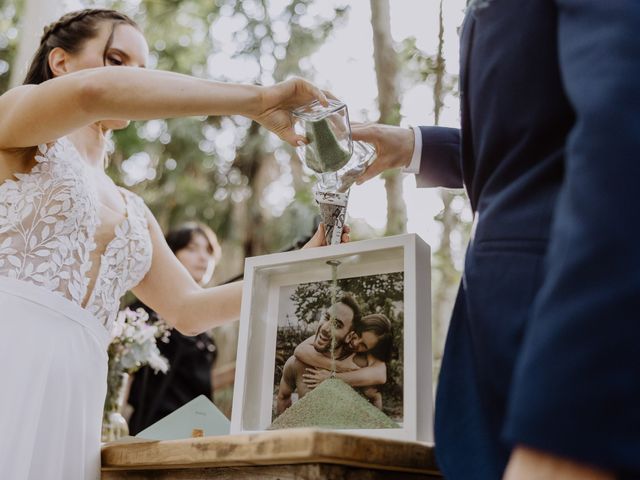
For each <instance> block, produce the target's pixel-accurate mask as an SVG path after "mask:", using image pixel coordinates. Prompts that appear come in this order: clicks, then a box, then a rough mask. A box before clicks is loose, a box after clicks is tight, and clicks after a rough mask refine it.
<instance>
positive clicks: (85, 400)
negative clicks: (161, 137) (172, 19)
mask: <svg viewBox="0 0 640 480" xmlns="http://www.w3.org/2000/svg"><path fill="white" fill-rule="evenodd" d="M147 57H148V47H147V43H146V41H145V39H144V37H143V35H142V34H141V32H140V30H139V29H138V27H137V26H136V24H135V23H134V22H133V21H132V20H130V19H129V18H128V17H126V16H124V15H122V14H120V13H117V12H114V11H110V10H84V11H81V12H74V13H72V14H68V15H65V16H64V17H62V18H61V19H60V20H59V21H58V22H56V23H54V24H53V25H51V26H50V27H48V28H47V29H45V33H44V35H43V38H42V42H41V45H40V48H39V49H38V52H37V53H36V55H35V57H34V61H33V64H32V66H31V69H30V71H29V74H28V75H27V79H26V81H25V85H23V86H20V87H17V88H14V89H12V90H10V91H8V92H7V93H5V94H4V95H2V96H1V97H0V329H1V332H2V335H1V336H0V365H1V366H2V368H1V369H0V388H1V391H2V394H1V395H0V472H1V474H0V475H1V476H2V478H6V479H11V480H24V479H30V480H36V479H37V480H44V479H47V480H81V479H97V478H99V476H100V472H99V468H100V426H101V418H102V407H103V403H104V397H105V388H106V368H107V356H106V347H107V344H108V341H109V329H110V328H111V325H112V323H113V321H114V317H115V315H116V313H117V310H118V306H119V301H120V297H121V296H122V295H123V294H124V293H125V292H126V291H127V290H130V289H132V290H133V291H134V293H135V294H136V296H137V297H138V298H140V299H141V300H142V301H143V302H144V303H145V304H147V305H149V306H150V307H151V308H153V309H154V310H156V311H157V312H158V313H159V314H160V315H161V316H162V317H163V318H165V319H167V320H168V321H170V322H172V323H173V325H174V326H175V328H177V329H178V330H179V331H181V332H182V333H186V334H197V333H200V332H202V331H204V330H207V329H210V328H212V327H214V326H216V325H220V324H222V323H225V322H227V321H231V320H234V319H237V318H238V316H239V310H240V296H241V286H240V284H231V285H226V286H221V287H216V288H209V289H203V288H201V287H200V286H198V285H197V284H196V283H195V282H194V281H193V279H192V277H191V276H190V275H189V273H188V272H187V271H186V270H185V269H184V267H183V266H182V265H181V264H180V263H179V262H178V261H177V260H176V258H175V256H174V255H173V254H172V253H171V250H170V249H169V247H168V246H167V245H166V243H165V240H164V237H163V235H162V232H161V230H160V227H159V226H158V223H157V222H156V220H155V219H154V218H153V216H152V214H151V213H150V211H149V210H148V209H147V207H146V206H145V205H144V203H143V202H142V200H141V199H140V198H139V197H137V196H136V195H134V194H133V193H130V192H128V191H127V190H124V189H121V188H118V187H116V185H115V184H114V183H113V182H112V181H111V180H110V179H109V177H108V176H107V175H106V174H105V172H104V163H105V162H104V160H105V131H106V130H109V129H117V128H124V127H125V126H126V125H127V124H128V121H129V120H147V119H153V118H168V117H178V116H187V115H230V114H239V115H245V116H247V117H249V118H251V119H253V120H255V121H257V122H259V123H260V124H262V125H263V126H264V127H266V128H268V129H270V130H272V131H273V132H275V133H276V134H278V135H279V136H280V137H281V138H282V139H283V140H285V141H287V142H289V143H291V144H292V145H295V144H296V142H298V141H300V140H301V139H300V138H299V137H298V136H296V135H295V133H294V132H293V130H292V128H291V121H290V116H289V113H288V112H289V111H290V110H291V108H293V107H295V106H298V105H302V104H305V103H308V102H309V101H312V100H314V99H318V100H320V101H321V102H322V103H326V97H325V95H324V94H323V93H322V92H321V91H320V90H318V89H317V88H316V87H315V86H313V85H312V84H310V83H308V82H305V81H304V80H301V79H293V80H289V81H286V82H283V83H280V84H276V85H274V86H272V87H258V86H252V85H236V84H223V83H215V82H211V81H207V80H203V79H198V78H193V77H189V76H185V75H178V74H175V73H170V72H162V71H153V70H146V69H145V68H144V67H145V65H146V63H147ZM98 67H100V68H98ZM322 238H323V235H322V232H321V231H319V232H316V235H315V236H314V238H313V239H312V240H311V241H310V242H309V244H308V246H319V245H321V244H322ZM344 240H347V238H345V239H344Z"/></svg>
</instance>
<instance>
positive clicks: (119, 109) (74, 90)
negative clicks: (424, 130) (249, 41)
mask: <svg viewBox="0 0 640 480" xmlns="http://www.w3.org/2000/svg"><path fill="white" fill-rule="evenodd" d="M314 99H318V100H320V101H321V102H323V103H326V96H325V95H324V93H323V92H322V91H320V90H319V89H318V88H317V87H315V86H314V85H312V84H311V83H309V82H306V81H304V80H302V79H299V78H296V79H291V80H288V81H286V82H282V83H280V84H276V85H274V86H271V87H260V86H255V85H243V84H233V83H220V82H214V81H211V80H204V79H201V78H196V77H191V76H188V75H182V74H178V73H172V72H166V71H161V70H147V69H143V68H135V67H100V68H91V69H86V70H81V71H78V72H74V73H69V74H67V75H62V76H60V77H56V78H54V79H51V80H48V81H46V82H44V83H41V84H40V85H23V86H20V87H16V88H14V89H12V90H9V91H8V92H7V93H5V94H4V95H2V96H1V97H0V149H8V148H21V147H30V146H34V145H39V144H41V143H46V142H50V141H53V140H55V139H57V138H60V137H62V136H64V135H66V134H68V133H70V132H72V131H74V130H77V129H78V128H81V127H83V126H85V125H89V124H92V123H94V122H97V121H100V120H118V119H122V120H150V119H154V118H171V117H183V116H192V115H233V114H237V115H244V116H247V117H249V118H252V119H254V120H256V121H258V122H260V123H261V124H263V125H264V126H265V127H266V128H269V129H270V130H272V131H274V132H275V133H276V134H278V135H280V137H281V138H282V139H283V140H286V141H288V142H289V143H291V144H293V145H295V144H296V141H297V140H298V137H297V136H295V135H294V133H293V129H292V128H291V124H290V120H289V115H288V110H289V109H291V108H293V107H294V106H297V105H302V104H304V103H308V102H310V101H312V100H314Z"/></svg>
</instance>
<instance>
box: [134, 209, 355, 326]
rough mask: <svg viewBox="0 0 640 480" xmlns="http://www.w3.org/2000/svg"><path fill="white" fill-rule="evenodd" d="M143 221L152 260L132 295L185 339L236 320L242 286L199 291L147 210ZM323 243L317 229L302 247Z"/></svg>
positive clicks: (222, 286)
mask: <svg viewBox="0 0 640 480" xmlns="http://www.w3.org/2000/svg"><path fill="white" fill-rule="evenodd" d="M147 221H148V223H149V232H150V234H151V242H152V246H153V258H152V261H151V268H150V270H149V272H148V273H147V275H146V276H145V277H144V279H143V280H142V281H141V282H140V283H139V284H138V285H137V286H136V287H135V288H134V289H133V293H134V294H135V295H136V296H137V297H138V298H139V299H140V300H141V301H142V302H144V303H145V304H146V305H148V306H149V307H151V308H152V309H153V310H155V311H156V312H157V313H158V314H159V315H160V316H161V317H162V318H163V319H165V320H166V321H167V322H168V323H169V324H170V325H172V326H173V327H175V328H176V329H177V330H178V331H179V332H180V333H183V334H185V335H197V334H199V333H202V332H204V331H206V330H209V329H211V328H213V327H216V326H218V325H222V324H224V323H227V322H230V321H233V320H237V319H238V318H239V317H240V300H241V297H242V282H235V283H231V284H228V285H221V286H218V287H212V288H202V287H200V286H199V285H198V284H197V283H196V282H195V281H194V280H193V278H192V277H191V275H190V274H189V272H188V271H187V269H186V268H185V267H184V266H183V265H182V264H181V263H180V262H179V261H178V259H177V258H176V257H175V255H174V254H173V252H172V251H171V249H170V248H169V246H168V245H167V242H166V241H165V239H164V235H163V234H162V230H161V228H160V225H158V222H157V221H156V219H155V218H154V217H153V215H152V214H151V212H150V211H149V210H147ZM343 238H346V237H343ZM323 241H324V231H323V229H322V227H321V228H319V229H318V231H317V232H316V234H315V235H314V236H313V238H312V239H311V240H310V241H309V243H307V245H305V247H316V246H320V245H322V244H323Z"/></svg>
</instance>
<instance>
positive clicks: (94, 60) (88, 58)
mask: <svg viewBox="0 0 640 480" xmlns="http://www.w3.org/2000/svg"><path fill="white" fill-rule="evenodd" d="M148 58H149V46H148V45H147V41H146V40H145V38H144V36H143V35H142V33H141V32H140V31H139V30H138V29H137V28H135V27H133V26H131V25H127V24H116V25H115V26H114V25H113V23H111V22H107V21H105V22H102V24H101V25H100V27H99V33H98V35H96V36H95V37H94V38H92V39H89V40H87V41H86V42H85V44H84V45H83V46H82V48H81V49H80V50H79V51H78V52H76V53H74V54H70V55H68V57H67V62H66V67H67V72H68V73H71V72H76V71H79V70H84V69H86V68H96V67H104V66H127V67H139V68H146V66H147V61H148ZM116 93H117V92H114V94H116ZM100 123H101V124H102V128H103V129H106V130H118V129H122V128H125V127H126V126H127V125H129V122H128V121H127V120H103V121H101V122H100Z"/></svg>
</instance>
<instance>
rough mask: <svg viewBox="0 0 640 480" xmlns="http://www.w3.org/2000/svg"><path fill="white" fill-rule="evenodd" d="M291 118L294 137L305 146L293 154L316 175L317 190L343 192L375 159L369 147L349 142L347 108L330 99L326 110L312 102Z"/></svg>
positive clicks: (297, 110) (360, 143)
mask: <svg viewBox="0 0 640 480" xmlns="http://www.w3.org/2000/svg"><path fill="white" fill-rule="evenodd" d="M292 114H293V121H294V129H295V131H296V133H297V134H298V135H303V136H305V137H306V138H307V140H308V142H309V143H307V144H306V145H300V146H298V147H297V148H296V153H297V154H298V156H299V157H300V160H301V161H302V163H303V164H304V165H306V166H307V167H308V168H309V169H311V170H313V171H314V172H315V173H316V175H317V177H318V188H319V190H321V191H326V192H336V191H341V192H346V191H347V190H348V189H349V187H350V186H351V184H352V183H353V181H354V180H355V178H356V177H357V175H359V174H360V173H362V172H363V171H364V170H365V168H366V167H367V166H368V165H369V164H370V163H371V160H372V159H373V157H374V155H375V151H374V149H373V147H371V146H370V145H368V144H365V143H362V142H354V141H353V140H352V138H351V125H350V123H349V112H348V109H347V106H346V105H345V104H344V103H342V102H340V101H338V100H333V99H332V100H329V105H328V106H326V107H325V106H323V105H321V104H320V102H318V101H314V102H312V103H310V104H308V105H304V106H302V107H300V108H298V109H296V110H294V111H293V112H292ZM354 175H355V176H354Z"/></svg>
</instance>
